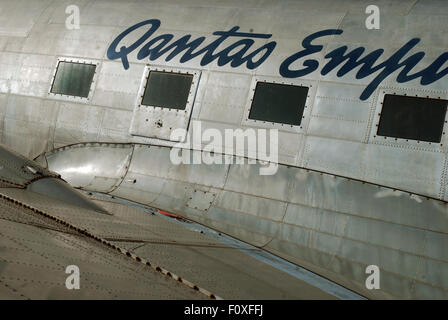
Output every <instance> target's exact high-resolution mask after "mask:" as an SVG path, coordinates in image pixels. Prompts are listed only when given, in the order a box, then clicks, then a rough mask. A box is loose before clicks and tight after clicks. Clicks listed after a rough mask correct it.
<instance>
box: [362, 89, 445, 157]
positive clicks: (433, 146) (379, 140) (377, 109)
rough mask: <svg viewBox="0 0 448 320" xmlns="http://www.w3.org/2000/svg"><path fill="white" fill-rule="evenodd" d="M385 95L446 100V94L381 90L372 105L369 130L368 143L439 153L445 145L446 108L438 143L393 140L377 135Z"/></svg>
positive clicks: (392, 138)
mask: <svg viewBox="0 0 448 320" xmlns="http://www.w3.org/2000/svg"><path fill="white" fill-rule="evenodd" d="M386 95H396V96H407V97H415V98H428V99H440V100H448V93H446V92H439V91H430V90H412V89H405V88H381V89H380V90H379V94H378V96H377V99H376V104H375V105H374V108H373V110H374V114H373V117H372V118H373V120H372V129H371V130H370V141H371V143H374V144H381V145H388V146H396V147H405V148H413V149H425V150H430V151H439V150H441V149H442V148H444V147H446V145H447V141H448V140H447V135H446V134H445V133H446V127H447V123H448V108H447V112H446V113H445V119H444V122H443V127H442V137H441V140H440V142H428V141H422V140H413V139H406V138H395V137H389V136H381V135H378V127H379V124H380V120H381V113H382V109H383V102H384V97H385V96H386Z"/></svg>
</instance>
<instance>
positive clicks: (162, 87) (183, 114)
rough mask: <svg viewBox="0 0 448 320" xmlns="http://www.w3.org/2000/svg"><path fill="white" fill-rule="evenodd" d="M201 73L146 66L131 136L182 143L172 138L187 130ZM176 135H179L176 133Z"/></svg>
mask: <svg viewBox="0 0 448 320" xmlns="http://www.w3.org/2000/svg"><path fill="white" fill-rule="evenodd" d="M199 76H200V72H199V71H195V70H186V69H168V68H163V69H160V68H156V67H149V66H147V67H146V69H145V73H144V77H143V80H142V84H141V86H140V90H139V96H138V98H137V103H136V105H135V107H134V113H133V116H132V122H131V128H130V133H131V134H132V135H136V136H142V137H148V138H158V139H163V140H170V141H176V142H179V141H183V140H184V139H185V135H183V136H179V135H178V134H176V136H174V135H172V133H173V132H174V130H176V129H185V131H186V130H187V129H188V125H189V122H190V117H191V112H192V109H193V103H194V99H195V96H196V88H197V84H198V82H199ZM176 133H178V132H176Z"/></svg>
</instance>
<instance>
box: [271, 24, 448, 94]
mask: <svg viewBox="0 0 448 320" xmlns="http://www.w3.org/2000/svg"><path fill="white" fill-rule="evenodd" d="M342 32H343V31H342V30H339V29H329V30H323V31H319V32H316V33H313V34H311V35H309V36H307V37H306V38H305V39H304V40H303V41H302V46H303V48H304V50H302V51H299V52H297V53H295V54H293V55H292V56H290V57H288V58H286V59H285V60H284V61H283V63H282V64H281V65H280V70H279V71H280V75H281V76H283V77H285V78H297V77H302V76H304V75H307V74H309V73H311V72H313V71H315V70H316V69H317V68H318V67H319V62H318V61H317V60H314V59H308V60H305V61H304V62H303V65H304V66H306V68H303V69H299V70H291V68H290V65H291V64H292V63H294V62H295V61H297V60H298V59H300V58H302V57H305V56H307V55H310V54H313V53H317V52H320V51H321V50H322V48H323V46H322V45H313V44H311V41H313V40H315V39H317V38H320V37H323V36H329V35H337V34H341V33H342ZM419 42H420V39H418V38H413V39H411V40H410V41H408V42H407V43H406V44H405V45H403V46H402V47H401V48H400V49H398V50H397V51H396V52H395V53H394V54H393V55H392V56H391V57H390V58H389V59H387V60H386V61H384V62H383V63H380V64H377V65H376V66H374V64H375V63H376V62H377V60H378V59H379V58H380V56H381V55H382V54H383V52H384V49H377V50H374V51H372V52H370V53H369V54H367V55H365V56H364V57H363V58H361V55H362V54H363V53H364V51H365V48H364V47H358V48H356V49H354V50H352V51H350V52H349V53H347V54H345V53H346V51H347V49H348V47H347V46H341V47H339V48H336V49H334V50H333V51H331V52H329V53H328V54H327V55H326V56H325V59H330V61H328V62H327V63H326V64H325V66H324V67H323V68H322V70H321V71H320V73H321V74H322V75H326V74H327V73H329V72H330V71H332V70H334V69H335V68H336V67H338V66H340V65H341V64H342V63H344V62H345V63H344V65H342V67H340V68H339V70H338V72H337V73H336V75H337V76H338V77H343V76H344V75H346V74H347V73H348V72H350V71H352V70H353V69H355V68H357V67H359V66H361V68H360V69H359V70H358V72H357V73H356V79H363V78H365V77H368V76H370V75H371V74H373V73H375V72H377V71H380V70H381V72H380V73H379V74H378V75H377V76H376V77H375V78H374V79H373V80H372V81H371V82H370V83H369V84H368V85H367V87H366V88H365V89H364V91H363V92H362V93H361V96H360V97H359V98H360V99H361V100H366V99H368V98H369V97H370V96H371V95H372V93H373V92H374V91H375V89H376V88H377V87H378V86H379V85H380V83H381V82H382V81H383V80H384V79H386V78H387V77H388V76H389V75H390V74H392V73H393V72H395V71H397V70H398V69H401V68H402V70H401V71H400V73H399V74H398V75H397V78H396V80H397V82H399V83H403V82H408V81H411V80H413V79H416V78H419V77H420V78H421V80H420V83H421V84H422V85H427V84H430V83H433V82H434V81H437V80H439V79H440V78H442V77H443V76H445V75H446V74H448V67H446V68H445V69H443V70H442V71H440V72H438V71H439V69H440V67H441V66H442V65H443V64H444V63H445V62H446V61H447V60H448V53H447V52H445V53H443V54H442V55H440V56H439V57H438V58H437V59H436V60H435V61H434V62H433V63H432V64H431V65H429V66H428V67H427V68H425V69H423V70H421V71H419V72H416V73H414V74H411V75H410V74H409V72H411V70H412V69H413V68H414V67H415V66H416V65H417V64H418V63H419V62H420V61H421V60H422V59H423V57H424V56H425V53H424V52H422V51H420V52H417V53H414V54H413V55H411V56H409V57H407V58H406V59H404V57H405V56H406V55H407V54H408V53H409V51H410V50H411V49H412V48H414V47H415V46H416V45H417V44H418V43H419ZM403 59H404V60H403Z"/></svg>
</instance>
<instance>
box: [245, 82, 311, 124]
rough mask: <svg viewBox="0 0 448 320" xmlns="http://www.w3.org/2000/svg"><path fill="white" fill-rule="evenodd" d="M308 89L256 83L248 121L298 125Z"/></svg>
mask: <svg viewBox="0 0 448 320" xmlns="http://www.w3.org/2000/svg"><path fill="white" fill-rule="evenodd" d="M307 95H308V87H300V86H293V85H285V84H277V83H268V82H258V83H257V86H256V88H255V94H254V98H253V100H252V106H251V109H250V113H249V119H254V120H262V121H270V122H277V123H284V124H290V125H300V123H301V121H302V115H303V109H304V108H305V102H306V98H307Z"/></svg>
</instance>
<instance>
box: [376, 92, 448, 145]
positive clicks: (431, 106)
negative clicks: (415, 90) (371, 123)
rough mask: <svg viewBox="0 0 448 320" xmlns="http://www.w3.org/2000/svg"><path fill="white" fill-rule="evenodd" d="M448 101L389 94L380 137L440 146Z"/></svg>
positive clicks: (379, 133)
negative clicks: (434, 143) (433, 143)
mask: <svg viewBox="0 0 448 320" xmlns="http://www.w3.org/2000/svg"><path fill="white" fill-rule="evenodd" d="M447 103H448V100H441V99H431V98H421V97H410V96H400V95H392V94H386V95H385V96H384V100H383V108H382V110H381V117H380V121H379V124H378V131H377V135H379V136H387V137H393V138H402V139H410V140H418V141H426V142H436V143H440V141H441V139H442V132H443V125H444V123H445V114H446V109H447Z"/></svg>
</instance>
